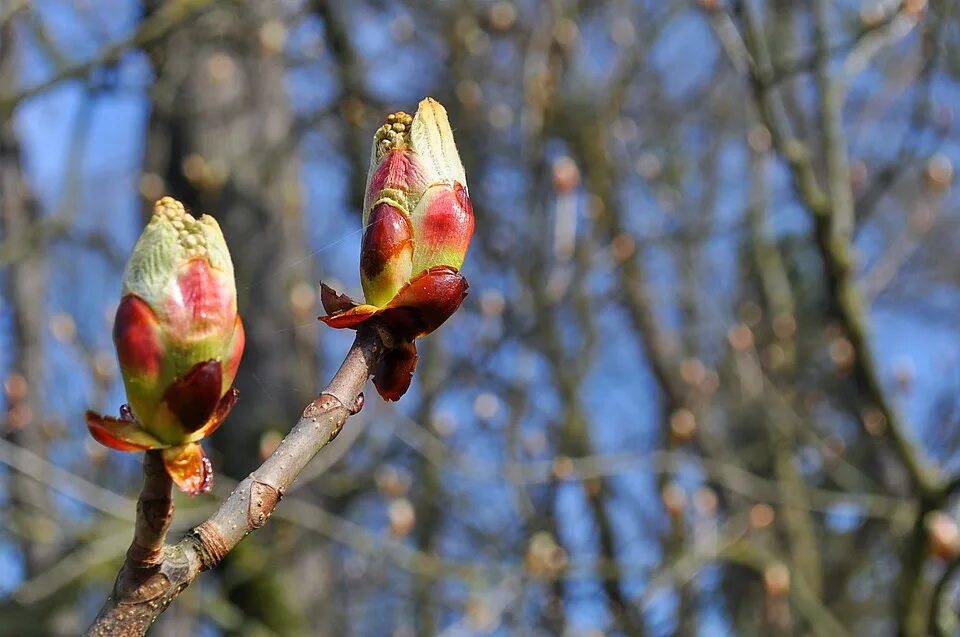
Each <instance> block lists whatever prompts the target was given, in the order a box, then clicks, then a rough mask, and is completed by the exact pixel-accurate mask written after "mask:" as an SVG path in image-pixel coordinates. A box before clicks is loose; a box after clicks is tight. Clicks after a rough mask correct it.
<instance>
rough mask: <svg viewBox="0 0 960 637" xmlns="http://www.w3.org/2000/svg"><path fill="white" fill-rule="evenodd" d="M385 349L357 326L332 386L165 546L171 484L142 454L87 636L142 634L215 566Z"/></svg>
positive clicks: (352, 398)
mask: <svg viewBox="0 0 960 637" xmlns="http://www.w3.org/2000/svg"><path fill="white" fill-rule="evenodd" d="M384 349H385V347H384V343H383V337H382V335H381V334H380V332H379V331H378V330H377V329H376V328H367V329H361V330H360V331H359V332H358V333H357V338H356V340H355V341H354V342H353V346H352V347H351V348H350V351H349V352H347V355H346V357H345V358H344V360H343V363H342V364H341V365H340V369H339V370H338V371H337V373H336V374H335V375H334V377H333V379H332V380H331V381H330V384H328V385H327V387H326V388H325V389H324V390H323V392H321V393H320V395H318V396H317V397H316V398H315V399H314V400H313V401H312V402H311V403H310V404H308V405H307V406H306V408H305V409H304V410H303V414H302V415H301V416H300V420H299V421H298V422H297V424H296V426H294V428H293V429H292V430H291V431H290V433H289V434H287V436H286V438H284V439H283V441H282V442H281V443H280V445H279V446H278V447H277V449H276V450H275V451H274V452H273V453H272V454H271V455H270V457H269V458H267V459H266V460H265V461H264V462H263V464H261V465H260V466H259V467H257V469H255V470H254V471H253V472H252V473H251V474H250V475H248V476H247V477H246V478H245V479H244V480H243V481H242V482H241V483H240V484H239V485H237V488H236V489H234V490H233V492H232V493H231V494H230V495H229V496H228V497H227V499H226V500H225V501H224V502H223V503H222V504H221V505H220V507H219V508H218V509H217V510H216V511H215V512H214V513H213V515H211V516H210V517H209V518H208V519H207V520H206V521H204V522H202V523H201V524H200V525H199V526H197V527H195V528H194V529H192V530H191V531H190V532H189V533H188V534H187V535H186V536H184V537H183V538H182V539H180V541H179V542H177V543H176V544H172V545H171V544H165V537H166V533H167V528H168V527H169V526H170V521H171V519H172V518H173V503H172V501H171V499H170V490H171V482H170V479H169V477H168V476H167V475H166V473H165V472H164V470H163V464H162V462H161V461H160V458H159V455H158V454H157V453H155V452H148V453H147V454H146V455H145V457H144V465H143V471H144V486H143V491H142V492H141V493H140V499H139V501H138V504H137V521H136V527H135V531H134V539H133V542H132V543H131V545H130V549H129V550H128V551H127V556H126V559H125V560H124V563H123V566H121V568H120V573H119V574H118V576H117V580H116V582H115V584H114V586H113V592H112V593H111V594H110V597H108V598H107V601H106V602H105V603H104V605H103V608H101V609H100V613H99V614H98V615H97V617H96V619H95V620H94V622H93V624H92V625H91V626H90V628H89V629H88V630H87V632H86V634H87V635H89V636H92V635H117V636H121V637H128V636H134V635H143V634H145V633H146V631H147V629H148V628H150V626H151V625H152V624H153V622H154V621H156V619H157V618H158V617H159V616H160V614H161V613H162V612H163V611H164V610H166V608H167V606H169V605H170V603H171V602H172V601H173V600H174V599H176V598H177V596H178V595H179V594H180V593H181V592H182V591H183V590H184V589H185V588H186V587H187V586H189V585H190V583H191V582H193V580H194V579H196V578H197V576H198V575H199V574H200V573H201V572H202V571H205V570H208V569H211V568H214V567H215V566H217V564H219V563H220V562H221V560H223V558H224V557H225V556H226V554H227V553H229V552H230V551H231V550H232V549H233V548H234V547H235V546H236V545H237V544H238V543H239V542H240V540H242V539H243V538H244V537H245V536H246V535H247V534H248V533H250V532H252V531H255V530H257V529H258V528H260V527H261V526H263V525H264V524H265V523H266V521H267V520H268V519H269V518H270V515H271V514H272V513H273V510H274V508H275V507H276V505H277V503H278V502H279V501H280V498H281V497H282V496H283V493H284V491H285V490H286V489H287V488H288V487H289V486H290V485H291V484H292V483H293V481H294V480H296V479H297V476H299V475H300V472H301V471H303V469H304V468H305V467H306V466H307V464H308V463H309V462H310V460H311V459H312V458H313V457H314V456H315V455H316V454H317V452H318V451H320V450H321V449H322V448H323V447H324V446H326V445H327V444H328V443H329V442H330V441H331V440H333V439H334V438H336V437H337V434H339V433H340V430H341V429H342V428H343V424H344V423H345V422H346V420H347V418H349V417H350V416H351V415H353V414H355V413H357V412H358V411H359V410H360V408H361V407H362V405H363V395H362V394H361V393H360V390H361V389H363V385H364V383H366V381H367V378H369V377H370V374H371V370H372V368H373V366H374V365H375V364H376V362H377V360H378V359H379V357H380V356H381V354H382V353H383V351H384Z"/></svg>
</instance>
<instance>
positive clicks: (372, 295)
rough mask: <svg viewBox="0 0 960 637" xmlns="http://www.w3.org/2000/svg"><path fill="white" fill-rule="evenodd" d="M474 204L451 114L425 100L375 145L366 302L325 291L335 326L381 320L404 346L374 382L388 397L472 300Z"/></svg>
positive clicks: (363, 259)
mask: <svg viewBox="0 0 960 637" xmlns="http://www.w3.org/2000/svg"><path fill="white" fill-rule="evenodd" d="M473 223H474V222H473V205H472V204H471V203H470V196H469V194H468V192H467V181H466V176H465V175H464V171H463V164H461V163H460V156H459V154H458V153H457V147H456V145H455V144H454V141H453V132H452V131H451V129H450V122H449V121H448V120H447V112H446V110H444V108H443V106H441V105H440V103H439V102H437V101H435V100H433V99H431V98H429V97H428V98H426V99H425V100H423V101H422V102H420V105H419V107H418V108H417V113H416V115H414V116H412V117H411V116H410V115H408V114H407V113H403V112H399V113H392V114H390V115H388V116H387V120H386V122H385V123H384V125H383V126H381V127H380V128H379V129H378V130H377V132H376V134H375V135H374V138H373V148H372V149H371V151H370V171H369V173H368V176H367V188H366V194H365V197H364V204H363V227H364V233H363V241H362V244H361V248H360V282H361V284H362V285H363V293H364V298H365V300H366V303H364V304H358V303H355V302H354V301H353V300H352V299H350V298H349V297H347V296H344V295H341V294H337V293H336V292H335V291H334V290H332V289H331V288H329V287H328V286H326V285H323V286H322V295H321V300H322V302H323V307H324V309H325V310H326V311H327V316H321V317H320V320H321V321H323V322H324V323H326V324H327V325H329V326H331V327H336V328H352V329H357V328H358V327H359V326H360V325H361V324H363V323H365V322H366V321H368V320H371V319H373V318H375V317H376V319H377V320H379V321H381V322H382V323H383V324H384V325H385V326H386V327H387V328H388V329H389V330H390V333H391V334H392V335H393V336H394V337H395V338H396V339H397V340H398V342H399V343H400V345H398V346H397V347H396V348H394V349H393V350H391V351H390V352H387V354H386V355H385V356H384V357H383V359H382V360H381V362H380V364H379V365H378V367H377V369H376V370H374V377H373V382H374V384H375V385H376V387H377V390H378V391H379V392H380V395H381V396H383V397H384V398H385V399H386V400H397V399H399V398H400V396H402V395H403V394H404V393H405V392H406V391H407V388H408V387H409V386H410V379H411V376H412V374H413V370H414V367H415V366H416V361H417V353H416V352H417V350H416V347H415V346H414V344H413V341H414V339H416V338H419V337H420V336H424V335H426V334H429V333H430V332H432V331H434V330H435V329H437V328H438V327H440V325H441V324H443V322H444V321H446V320H447V319H448V318H450V316H451V315H452V314H453V313H454V312H456V310H457V308H459V307H460V303H462V302H463V299H464V297H465V296H466V294H467V280H466V279H465V278H464V277H463V276H462V275H461V274H460V266H461V265H463V260H464V257H465V256H466V253H467V247H468V246H469V245H470V238H471V236H472V235H473Z"/></svg>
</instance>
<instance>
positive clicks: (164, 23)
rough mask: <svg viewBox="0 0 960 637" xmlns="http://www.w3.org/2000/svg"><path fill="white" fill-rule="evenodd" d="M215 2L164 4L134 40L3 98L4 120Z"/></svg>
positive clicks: (1, 113) (191, 0)
mask: <svg viewBox="0 0 960 637" xmlns="http://www.w3.org/2000/svg"><path fill="white" fill-rule="evenodd" d="M214 2H215V0H179V1H174V2H170V3H168V4H166V5H164V7H163V8H162V9H161V10H160V11H158V12H157V13H156V15H155V16H154V17H152V18H150V19H149V20H146V21H144V22H143V23H141V25H140V27H139V29H137V31H136V32H135V33H134V34H133V35H132V36H131V37H129V38H127V39H125V40H123V41H122V42H117V43H116V44H112V45H110V46H108V47H106V48H105V49H104V50H103V51H102V52H101V53H100V54H99V55H97V56H96V57H95V58H93V59H91V60H87V61H85V62H77V63H75V64H72V65H70V66H65V67H63V68H60V69H58V70H57V71H56V72H54V73H53V75H51V76H50V77H48V78H47V79H45V80H43V81H42V82H38V83H37V84H34V85H32V86H29V87H27V88H25V89H22V90H21V91H19V92H16V93H12V94H8V95H0V121H3V120H5V119H6V118H7V117H8V116H9V115H10V113H11V112H12V111H13V109H14V108H15V107H16V106H17V105H18V104H19V103H20V102H22V101H24V100H26V99H29V98H31V97H34V96H35V95H39V94H40V93H43V92H45V91H47V90H48V89H50V88H52V87H54V86H56V85H57V84H59V83H60V82H63V81H65V80H72V79H77V78H81V77H86V76H87V75H89V74H90V73H92V72H93V71H95V70H96V69H98V68H101V67H103V66H109V65H111V64H116V63H117V62H119V61H120V59H121V58H122V57H123V56H124V55H125V54H126V53H128V52H129V51H131V50H133V49H137V48H142V47H144V46H148V45H150V44H153V43H154V42H156V41H158V40H161V39H163V38H164V37H166V36H167V34H168V33H170V32H171V31H173V30H174V29H175V28H176V27H178V26H180V25H181V24H182V23H183V22H185V21H186V20H188V19H189V18H191V17H193V16H195V15H196V14H197V13H198V12H199V11H201V10H203V9H205V8H207V7H208V6H209V5H211V4H213V3H214Z"/></svg>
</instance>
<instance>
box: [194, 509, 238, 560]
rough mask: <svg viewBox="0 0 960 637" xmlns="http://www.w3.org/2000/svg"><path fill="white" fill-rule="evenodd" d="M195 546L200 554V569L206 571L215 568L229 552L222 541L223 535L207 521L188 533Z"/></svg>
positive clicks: (224, 541) (228, 548)
mask: <svg viewBox="0 0 960 637" xmlns="http://www.w3.org/2000/svg"><path fill="white" fill-rule="evenodd" d="M190 535H191V536H193V539H194V540H195V541H196V544H197V552H198V553H199V554H200V568H201V570H204V571H207V570H210V569H212V568H215V567H216V566H217V565H218V564H220V562H221V561H223V558H224V556H226V554H227V552H228V551H229V550H230V547H229V546H227V543H226V540H224V537H223V533H221V532H220V529H218V528H217V527H216V526H215V525H213V524H212V523H211V522H210V521H209V520H207V521H206V522H204V523H203V524H201V525H200V526H198V527H195V528H194V529H193V531H191V532H190Z"/></svg>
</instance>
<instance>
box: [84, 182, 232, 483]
mask: <svg viewBox="0 0 960 637" xmlns="http://www.w3.org/2000/svg"><path fill="white" fill-rule="evenodd" d="M113 342H114V345H115V346H116V348H117V358H118V359H119V362H120V372H121V374H122V376H123V384H124V387H125V389H126V392H127V400H128V403H129V404H128V405H124V406H123V407H121V409H120V418H111V417H109V416H101V415H99V414H95V413H93V412H87V416H86V417H87V426H88V428H89V429H90V433H91V434H92V435H93V437H94V438H95V439H97V440H98V441H99V442H101V443H102V444H104V445H106V446H108V447H111V448H113V449H119V450H121V451H144V450H151V449H162V450H163V451H162V455H163V461H164V465H165V466H166V469H167V473H169V474H170V477H171V478H172V479H173V481H174V482H176V483H177V486H179V487H180V489H181V490H183V491H184V492H186V493H189V494H191V495H196V494H198V493H203V492H205V491H208V490H209V489H210V486H211V478H212V476H211V471H210V462H209V461H208V460H207V459H206V458H205V457H204V455H203V450H202V449H201V447H200V445H199V441H200V440H201V439H202V438H205V437H206V436H208V435H210V434H211V433H212V432H213V431H215V430H216V429H217V427H219V426H220V424H221V423H222V422H223V420H224V419H225V418H226V417H227V414H228V413H230V409H231V408H232V407H233V404H234V402H236V399H237V390H236V389H235V388H233V387H232V385H233V379H234V377H235V376H236V374H237V367H238V366H239V365H240V357H241V355H242V354H243V345H244V332H243V324H242V323H241V321H240V317H239V315H238V314H237V290H236V283H235V282H234V275H233V263H232V261H231V260H230V252H229V251H228V250H227V244H226V242H225V241H224V239H223V234H222V233H221V232H220V226H218V225H217V222H216V220H214V219H213V218H212V217H209V216H207V215H203V216H202V217H200V218H199V219H194V218H193V217H192V216H191V215H190V214H189V213H188V212H187V211H186V210H184V208H183V204H181V203H180V202H179V201H176V200H174V199H172V198H170V197H164V198H163V199H161V200H160V201H158V202H157V204H156V206H155V207H154V211H153V218H152V219H151V220H150V223H148V224H147V227H146V229H145V230H144V231H143V234H142V235H141V236H140V239H139V240H138V241H137V244H136V245H135V246H134V248H133V254H131V255H130V260H129V261H128V262H127V267H126V270H125V271H124V274H123V291H122V299H121V301H120V305H119V307H118V308H117V315H116V319H115V320H114V326H113Z"/></svg>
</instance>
